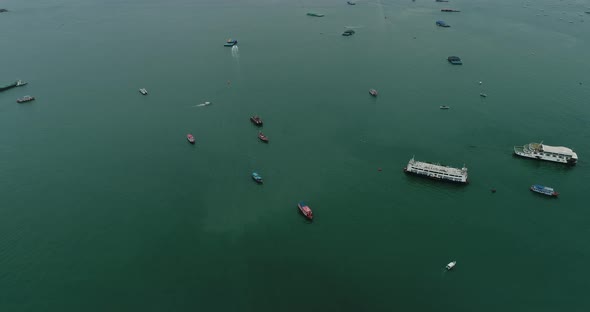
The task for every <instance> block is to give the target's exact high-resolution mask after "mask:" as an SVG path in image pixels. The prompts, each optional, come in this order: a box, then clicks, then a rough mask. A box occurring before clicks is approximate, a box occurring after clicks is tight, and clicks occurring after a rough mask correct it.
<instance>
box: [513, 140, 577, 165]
mask: <svg viewBox="0 0 590 312" xmlns="http://www.w3.org/2000/svg"><path fill="white" fill-rule="evenodd" d="M514 154H516V155H518V156H522V157H527V158H534V159H540V160H548V161H553V162H559V163H564V164H571V165H575V164H576V163H577V162H578V154H576V153H575V152H574V151H573V150H572V149H570V148H567V147H563V146H549V145H545V144H543V142H541V143H529V144H527V145H524V146H515V147H514Z"/></svg>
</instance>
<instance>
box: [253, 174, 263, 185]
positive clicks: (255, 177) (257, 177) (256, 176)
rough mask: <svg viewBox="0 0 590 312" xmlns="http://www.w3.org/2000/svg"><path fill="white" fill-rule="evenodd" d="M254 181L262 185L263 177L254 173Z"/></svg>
mask: <svg viewBox="0 0 590 312" xmlns="http://www.w3.org/2000/svg"><path fill="white" fill-rule="evenodd" d="M252 179H253V180H254V181H256V183H258V184H262V177H261V176H260V175H259V174H258V173H256V172H252Z"/></svg>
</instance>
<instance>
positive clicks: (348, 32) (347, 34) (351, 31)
mask: <svg viewBox="0 0 590 312" xmlns="http://www.w3.org/2000/svg"><path fill="white" fill-rule="evenodd" d="M354 33H355V31H354V30H352V29H348V30H345V31H344V32H343V33H342V36H345V37H348V36H352V35H354Z"/></svg>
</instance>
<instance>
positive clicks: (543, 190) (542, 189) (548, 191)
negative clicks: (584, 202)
mask: <svg viewBox="0 0 590 312" xmlns="http://www.w3.org/2000/svg"><path fill="white" fill-rule="evenodd" d="M531 191H533V192H535V193H539V194H543V195H547V196H551V197H557V196H558V195H559V193H557V192H556V191H555V190H554V189H553V188H552V187H548V186H543V185H540V184H534V185H531Z"/></svg>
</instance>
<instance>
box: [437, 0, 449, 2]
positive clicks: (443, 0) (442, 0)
mask: <svg viewBox="0 0 590 312" xmlns="http://www.w3.org/2000/svg"><path fill="white" fill-rule="evenodd" d="M434 1H436V2H449V0H434Z"/></svg>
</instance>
